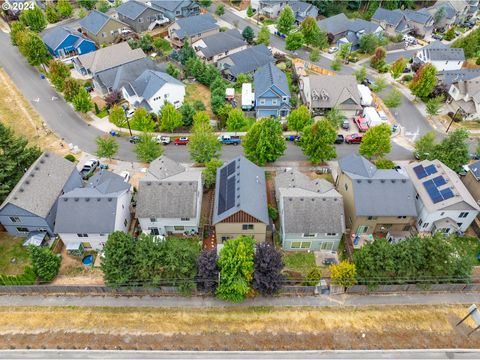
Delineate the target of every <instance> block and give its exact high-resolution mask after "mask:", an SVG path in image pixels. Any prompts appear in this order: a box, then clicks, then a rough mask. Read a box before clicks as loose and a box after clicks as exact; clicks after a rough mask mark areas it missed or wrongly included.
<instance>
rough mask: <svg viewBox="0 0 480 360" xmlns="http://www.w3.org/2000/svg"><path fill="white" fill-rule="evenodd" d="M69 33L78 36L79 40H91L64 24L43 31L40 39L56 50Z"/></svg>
mask: <svg viewBox="0 0 480 360" xmlns="http://www.w3.org/2000/svg"><path fill="white" fill-rule="evenodd" d="M69 35H75V36H78V37H79V38H80V41H81V40H87V41H89V42H92V40H90V39H87V38H86V37H85V36H83V35H82V34H80V33H79V32H78V31H75V30H72V29H70V28H68V27H66V26H56V27H54V28H53V29H51V30H48V31H45V33H44V34H42V40H43V42H44V43H45V44H46V45H47V46H48V47H50V48H51V49H53V50H56V49H57V48H58V47H59V46H60V45H61V43H62V42H63V41H64V40H65V39H66V38H67V37H68V36H69Z"/></svg>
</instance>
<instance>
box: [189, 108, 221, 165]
mask: <svg viewBox="0 0 480 360" xmlns="http://www.w3.org/2000/svg"><path fill="white" fill-rule="evenodd" d="M209 121H210V118H209V116H208V114H207V113H205V112H203V111H200V112H198V113H197V114H195V116H194V118H193V131H192V135H191V136H190V142H189V144H188V151H189V153H190V158H191V159H192V160H193V161H195V162H197V163H201V164H204V163H206V162H208V161H210V160H212V159H213V158H216V157H218V154H219V151H220V149H221V148H222V143H221V142H219V141H218V140H217V137H216V136H215V133H214V132H213V129H212V126H211V125H210V124H209Z"/></svg>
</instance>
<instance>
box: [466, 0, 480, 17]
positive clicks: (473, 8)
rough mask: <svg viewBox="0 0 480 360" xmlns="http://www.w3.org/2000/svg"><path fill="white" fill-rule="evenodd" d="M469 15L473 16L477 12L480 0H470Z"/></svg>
mask: <svg viewBox="0 0 480 360" xmlns="http://www.w3.org/2000/svg"><path fill="white" fill-rule="evenodd" d="M467 2H468V12H467V13H468V15H469V16H473V15H475V14H476V13H477V11H478V5H479V3H480V1H479V0H468V1H467Z"/></svg>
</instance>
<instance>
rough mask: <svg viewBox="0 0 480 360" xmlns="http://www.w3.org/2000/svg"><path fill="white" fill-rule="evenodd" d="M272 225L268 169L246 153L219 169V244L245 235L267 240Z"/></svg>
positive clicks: (216, 218)
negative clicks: (255, 162) (260, 165)
mask: <svg viewBox="0 0 480 360" xmlns="http://www.w3.org/2000/svg"><path fill="white" fill-rule="evenodd" d="M269 224H270V219H269V217H268V210H267V189H266V181H265V172H264V170H263V169H262V168H260V167H258V166H257V165H255V164H254V163H252V162H251V161H249V160H247V159H246V158H245V157H244V156H238V157H236V158H234V159H233V160H230V161H229V162H227V163H225V164H224V165H223V166H222V167H220V168H219V169H218V170H217V182H216V185H215V202H214V207H213V219H212V225H214V226H215V233H216V239H217V245H219V246H221V245H222V244H223V243H224V242H225V241H226V240H228V239H233V238H236V237H238V236H241V235H248V236H252V237H253V238H255V241H257V242H264V241H265V238H266V234H267V227H268V226H269Z"/></svg>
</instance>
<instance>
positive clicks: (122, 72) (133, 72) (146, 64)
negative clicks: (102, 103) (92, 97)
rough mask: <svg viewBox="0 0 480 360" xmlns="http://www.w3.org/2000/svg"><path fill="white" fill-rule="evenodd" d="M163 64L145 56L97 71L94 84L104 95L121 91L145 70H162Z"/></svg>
mask: <svg viewBox="0 0 480 360" xmlns="http://www.w3.org/2000/svg"><path fill="white" fill-rule="evenodd" d="M162 65H163V64H160V65H159V64H157V63H155V62H154V61H152V60H151V59H150V58H148V57H144V58H141V59H138V60H134V61H131V62H128V63H126V64H122V65H119V66H115V67H113V68H111V69H106V70H103V71H98V72H96V73H95V75H94V76H93V84H94V87H95V90H96V91H98V92H99V93H100V94H102V95H106V94H108V93H110V92H112V91H121V89H122V87H123V86H125V85H126V84H128V83H129V82H132V81H135V79H137V78H138V77H139V76H140V75H142V73H143V72H144V71H145V70H153V71H162ZM163 68H165V66H163Z"/></svg>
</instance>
